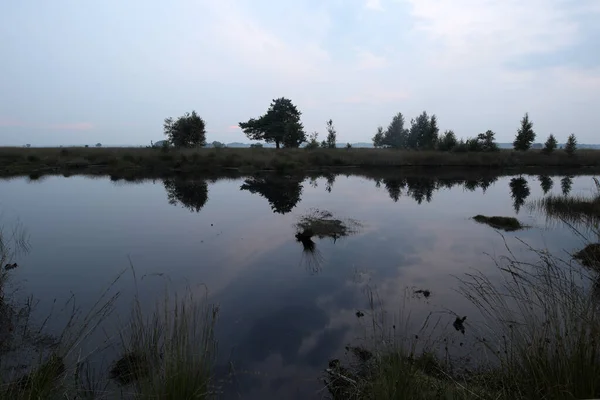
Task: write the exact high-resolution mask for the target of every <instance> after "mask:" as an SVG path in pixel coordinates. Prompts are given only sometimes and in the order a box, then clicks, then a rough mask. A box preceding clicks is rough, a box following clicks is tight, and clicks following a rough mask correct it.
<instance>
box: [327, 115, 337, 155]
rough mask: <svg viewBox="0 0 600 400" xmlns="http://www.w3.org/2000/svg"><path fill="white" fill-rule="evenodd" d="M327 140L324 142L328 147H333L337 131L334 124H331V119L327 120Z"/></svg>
mask: <svg viewBox="0 0 600 400" xmlns="http://www.w3.org/2000/svg"><path fill="white" fill-rule="evenodd" d="M326 128H327V141H326V142H324V144H326V145H327V147H328V148H330V149H335V147H336V142H337V132H336V130H335V126H333V120H331V119H330V120H329V121H327V126H326Z"/></svg>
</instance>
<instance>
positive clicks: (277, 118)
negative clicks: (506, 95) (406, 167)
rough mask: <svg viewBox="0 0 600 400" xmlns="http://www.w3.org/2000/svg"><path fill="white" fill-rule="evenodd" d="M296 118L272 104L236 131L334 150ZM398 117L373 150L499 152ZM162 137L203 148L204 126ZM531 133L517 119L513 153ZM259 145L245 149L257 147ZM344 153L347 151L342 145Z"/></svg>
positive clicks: (486, 138)
mask: <svg viewBox="0 0 600 400" xmlns="http://www.w3.org/2000/svg"><path fill="white" fill-rule="evenodd" d="M301 115H302V113H301V112H300V111H299V110H298V108H297V107H296V106H295V105H294V104H293V103H292V101H291V100H290V99H287V98H285V97H281V98H278V99H274V100H273V101H272V102H271V104H270V106H269V108H268V109H267V112H266V113H265V114H263V115H261V116H259V117H257V118H251V119H249V120H248V121H246V122H240V123H239V124H238V126H239V127H240V128H241V130H242V131H243V132H244V134H245V135H246V136H247V137H248V139H250V140H260V141H264V142H266V143H274V144H275V147H276V148H278V149H279V148H281V147H286V148H298V147H300V146H301V145H303V144H304V145H305V148H307V149H309V150H310V149H315V148H319V147H321V148H330V149H334V148H337V131H336V129H335V126H334V124H333V121H332V120H331V119H330V120H329V121H327V122H326V130H327V137H326V138H325V139H324V140H323V141H321V142H319V139H318V136H319V133H318V132H313V133H311V134H310V135H307V134H306V132H305V130H304V125H303V124H302V122H301V120H300V117H301ZM405 125H407V124H406V120H405V118H404V115H403V114H402V113H401V112H399V113H398V114H396V115H395V116H394V117H393V118H392V121H391V122H390V124H389V125H388V126H387V128H385V129H384V128H383V126H379V127H378V128H377V131H376V133H375V135H374V136H373V138H372V139H371V140H372V142H373V146H374V147H376V148H391V149H402V150H430V151H431V150H437V151H452V152H493V151H499V150H500V148H499V147H498V144H497V142H496V138H495V135H496V133H495V132H494V131H492V130H487V131H486V132H484V133H480V134H478V135H477V136H475V137H471V138H467V139H466V140H465V139H462V138H461V139H460V140H459V139H458V138H457V136H456V134H455V133H454V131H452V130H447V131H445V132H444V133H442V134H440V130H439V127H438V120H437V117H436V115H435V114H433V115H429V114H427V112H426V111H423V113H421V114H420V115H419V116H417V117H416V118H413V119H411V121H410V126H409V127H407V126H405ZM163 127H164V133H165V135H166V136H167V138H168V142H169V143H170V144H172V145H173V146H176V147H202V146H205V145H206V124H205V122H204V120H203V119H202V118H201V117H200V116H199V115H198V114H197V113H196V112H195V111H192V113H191V114H190V113H186V114H184V115H183V116H181V117H179V118H178V119H176V120H174V119H173V118H167V119H165V121H164V125H163ZM535 138H536V133H535V131H534V130H533V122H532V121H531V119H530V118H529V114H528V113H525V116H524V117H523V118H522V119H521V123H520V126H519V128H518V130H517V133H516V136H515V139H514V141H513V148H514V150H517V151H523V152H524V151H528V150H529V149H530V148H531V147H532V145H533V144H534V142H535ZM213 145H214V146H215V147H222V146H223V145H222V144H221V143H219V142H213ZM261 146H262V145H260V144H255V145H252V146H251V147H261ZM346 147H351V145H350V144H349V143H348V144H347V146H346ZM557 147H558V141H557V139H556V137H555V136H554V135H553V134H550V135H549V136H548V138H547V140H546V142H545V144H544V147H543V148H542V152H543V153H545V154H551V153H553V152H554V151H555V150H556V149H557ZM576 149H577V138H576V137H575V135H574V134H571V135H569V137H568V139H567V142H566V144H565V148H564V150H565V151H566V153H567V154H569V155H573V154H574V153H575V151H576Z"/></svg>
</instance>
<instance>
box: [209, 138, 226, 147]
mask: <svg viewBox="0 0 600 400" xmlns="http://www.w3.org/2000/svg"><path fill="white" fill-rule="evenodd" d="M212 147H214V148H215V149H222V148H224V147H227V146H225V143H221V142H217V141H216V140H215V141H214V142H212Z"/></svg>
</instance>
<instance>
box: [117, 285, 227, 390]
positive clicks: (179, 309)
mask: <svg viewBox="0 0 600 400" xmlns="http://www.w3.org/2000/svg"><path fill="white" fill-rule="evenodd" d="M217 315H218V307H217V306H215V305H211V304H208V301H207V297H206V295H204V296H203V297H202V298H197V295H196V294H195V293H194V291H192V290H191V289H188V290H187V291H186V293H185V295H184V296H181V297H180V296H178V295H173V296H171V295H170V294H169V293H166V295H165V296H164V299H163V301H162V302H159V303H157V304H156V307H155V309H154V311H153V312H152V313H150V314H146V313H144V312H143V307H142V304H141V303H140V301H139V298H138V297H137V296H136V299H135V301H134V305H133V309H132V314H131V317H130V320H129V323H128V324H127V326H125V327H124V329H122V330H121V334H120V338H121V348H122V357H121V358H120V359H119V360H117V361H116V363H115V364H114V365H113V368H112V370H111V375H112V377H113V378H114V379H116V380H118V381H119V382H120V383H121V385H131V386H132V387H133V388H134V392H135V394H136V398H138V399H156V398H159V399H173V400H176V399H208V398H213V397H214V396H215V395H216V392H217V388H216V385H215V383H214V381H213V372H212V371H213V366H214V362H215V357H216V353H217V346H216V340H215V337H214V328H215V324H216V320H217Z"/></svg>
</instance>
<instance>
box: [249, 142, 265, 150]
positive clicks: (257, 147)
mask: <svg viewBox="0 0 600 400" xmlns="http://www.w3.org/2000/svg"><path fill="white" fill-rule="evenodd" d="M250 148H252V149H262V148H263V145H262V143H252V144H251V145H250Z"/></svg>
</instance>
